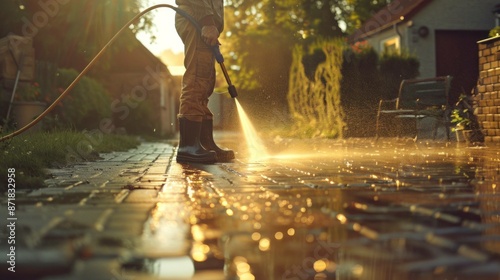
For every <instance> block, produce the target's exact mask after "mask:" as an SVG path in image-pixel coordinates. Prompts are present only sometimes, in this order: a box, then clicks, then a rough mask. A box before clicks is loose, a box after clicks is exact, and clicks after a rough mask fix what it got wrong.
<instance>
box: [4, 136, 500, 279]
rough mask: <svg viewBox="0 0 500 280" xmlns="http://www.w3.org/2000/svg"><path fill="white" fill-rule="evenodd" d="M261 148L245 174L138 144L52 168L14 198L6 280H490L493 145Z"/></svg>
mask: <svg viewBox="0 0 500 280" xmlns="http://www.w3.org/2000/svg"><path fill="white" fill-rule="evenodd" d="M226 144H227V146H228V147H235V148H239V146H238V145H237V141H229V140H228V141H227V143H226ZM269 148H270V150H272V151H273V154H274V156H273V157H270V158H266V159H261V160H256V161H253V162H250V161H249V160H248V157H247V156H246V154H245V153H246V152H245V151H244V149H241V151H239V149H235V150H237V151H239V153H238V155H237V160H236V161H235V162H231V163H219V164H215V165H181V164H177V163H176V162H175V157H174V156H175V147H174V146H173V145H170V144H168V143H144V144H142V145H141V146H140V147H138V148H137V149H134V150H131V151H129V152H124V153H112V154H105V155H103V159H102V160H100V161H97V162H92V163H84V164H80V165H77V166H75V167H73V168H67V169H57V170H51V174H52V178H51V179H49V180H47V184H48V185H49V187H48V188H43V189H39V190H34V191H32V192H29V193H26V194H23V193H18V200H17V203H18V210H17V217H18V223H17V229H16V233H17V236H16V237H17V240H18V241H19V243H21V244H20V245H19V247H16V248H17V252H16V254H17V260H18V265H17V270H18V272H16V274H15V276H17V277H18V279H37V277H38V278H39V279H44V280H56V279H57V280H59V279H204V280H216V279H242V280H244V279H257V280H271V279H500V257H499V254H500V195H499V193H498V191H497V186H498V184H499V179H498V176H499V173H500V147H499V146H494V145H488V147H485V148H467V147H464V146H460V144H457V143H452V144H444V143H437V142H432V143H425V142H422V143H417V144H415V143H413V142H412V141H404V140H394V139H392V140H391V139H381V140H379V142H377V143H374V142H373V141H371V140H360V139H350V140H346V141H333V140H283V139H282V140H281V141H279V142H278V143H271V144H269ZM3 202H4V201H2V204H3ZM1 213H2V215H3V216H1V217H0V219H1V220H5V219H6V217H5V214H4V212H3V211H2V212H1ZM1 234H2V235H5V234H6V231H5V230H3V231H2V232H1ZM2 240H4V239H3V238H2ZM0 246H6V244H5V242H3V243H2V244H0ZM0 248H2V252H3V251H4V250H3V249H4V247H0ZM0 258H2V266H1V267H2V271H1V273H0V276H1V278H2V279H9V278H4V277H11V276H12V274H7V273H6V267H5V261H4V259H3V258H6V256H5V254H2V256H1V257H0Z"/></svg>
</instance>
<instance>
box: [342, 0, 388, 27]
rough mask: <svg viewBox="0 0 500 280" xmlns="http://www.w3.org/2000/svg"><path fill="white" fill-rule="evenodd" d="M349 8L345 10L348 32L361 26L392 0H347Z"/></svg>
mask: <svg viewBox="0 0 500 280" xmlns="http://www.w3.org/2000/svg"><path fill="white" fill-rule="evenodd" d="M346 2H347V3H346V4H347V7H348V9H347V10H346V11H345V16H344V20H345V22H346V31H347V33H349V34H350V33H352V32H354V31H355V30H358V29H359V28H361V25H363V23H365V22H366V20H368V19H369V18H370V17H371V16H372V15H373V14H374V13H376V12H377V11H379V10H380V9H382V8H383V7H385V6H387V5H388V4H389V3H391V2H392V0H346Z"/></svg>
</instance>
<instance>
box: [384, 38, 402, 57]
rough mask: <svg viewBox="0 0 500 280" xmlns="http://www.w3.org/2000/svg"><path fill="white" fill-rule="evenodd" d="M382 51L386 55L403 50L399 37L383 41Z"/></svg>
mask: <svg viewBox="0 0 500 280" xmlns="http://www.w3.org/2000/svg"><path fill="white" fill-rule="evenodd" d="M381 49H382V52H386V53H399V52H400V49H401V46H400V40H399V37H398V36H395V37H391V38H389V39H386V40H384V41H382V47H381Z"/></svg>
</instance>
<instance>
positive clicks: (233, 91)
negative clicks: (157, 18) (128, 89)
mask: <svg viewBox="0 0 500 280" xmlns="http://www.w3.org/2000/svg"><path fill="white" fill-rule="evenodd" d="M159 8H170V9H172V10H174V11H175V12H176V13H178V14H179V15H181V16H183V17H185V18H186V19H188V20H189V21H190V22H191V23H192V24H193V25H194V27H195V28H196V30H197V31H198V32H199V33H201V27H200V25H199V24H198V22H197V21H196V20H195V19H194V18H193V17H192V16H191V15H190V14H188V13H187V12H185V11H183V10H181V9H179V8H178V7H175V6H172V5H169V4H159V5H155V6H151V7H149V8H147V9H145V10H144V11H142V12H140V13H138V14H137V15H136V16H134V17H133V18H132V19H131V20H130V21H129V22H127V23H126V24H125V25H124V26H123V27H122V28H121V29H120V30H119V31H118V32H117V33H116V34H115V35H114V36H113V37H112V38H111V39H110V40H109V42H108V43H107V44H106V45H104V47H103V48H102V49H101V50H100V51H99V52H98V53H97V55H96V56H95V57H94V58H93V59H92V60H91V61H90V62H89V64H88V65H87V66H86V67H85V68H84V69H83V70H82V72H80V74H79V75H78V76H77V77H76V78H75V80H73V82H72V83H71V84H70V85H69V86H68V87H67V88H66V89H65V90H64V92H63V93H61V95H60V96H59V97H58V98H57V99H56V100H54V102H53V103H52V104H51V105H50V106H49V107H47V109H45V111H44V112H43V113H42V114H40V115H39V116H38V117H36V118H35V119H34V120H33V121H31V122H30V123H29V124H27V125H26V126H24V127H22V128H20V129H19V130H16V131H14V132H12V133H11V134H8V135H5V136H3V137H2V138H0V142H3V141H5V140H8V139H11V138H13V137H15V136H17V135H19V134H21V133H23V132H25V131H26V130H28V129H30V128H31V127H32V126H34V125H35V124H37V123H38V122H40V121H41V120H42V119H43V118H44V117H45V116H47V115H48V114H49V113H50V112H51V111H52V110H53V109H54V108H55V107H56V106H57V104H58V103H59V102H61V100H62V99H63V98H64V97H65V96H66V95H67V94H68V93H69V92H70V91H71V90H72V89H73V88H74V87H75V85H76V84H77V83H78V82H79V81H80V80H81V79H82V77H83V76H84V75H85V74H87V72H88V71H89V70H90V69H91V68H92V67H93V66H94V64H95V63H96V62H97V60H99V59H100V58H101V56H102V55H103V54H104V52H105V51H106V50H107V49H108V48H109V46H111V44H113V43H114V42H115V41H116V39H117V38H118V36H120V35H121V34H122V33H123V31H125V30H126V29H127V28H128V27H129V26H130V25H131V24H133V23H134V22H135V21H136V20H138V19H139V18H140V17H142V16H144V15H145V14H147V13H149V12H150V11H152V10H156V9H159ZM212 51H213V52H214V56H215V59H216V60H217V62H218V63H219V64H220V66H221V69H222V72H223V74H224V77H225V78H226V81H227V83H228V86H229V87H228V90H229V94H230V95H231V97H233V98H235V97H236V96H238V94H237V92H236V88H235V87H234V85H232V83H231V80H230V79H229V75H228V74H227V71H226V68H225V66H224V58H223V56H222V54H221V52H220V49H219V45H215V46H212Z"/></svg>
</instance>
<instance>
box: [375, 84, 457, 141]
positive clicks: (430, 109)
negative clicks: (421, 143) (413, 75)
mask: <svg viewBox="0 0 500 280" xmlns="http://www.w3.org/2000/svg"><path fill="white" fill-rule="evenodd" d="M451 80H452V77H451V76H441V77H435V78H427V79H412V80H403V81H402V82H401V84H400V87H399V93H398V97H397V98H395V99H391V100H380V102H379V105H378V110H377V120H376V128H375V133H376V135H375V137H376V139H378V138H379V136H380V135H379V133H380V127H381V125H382V123H381V121H382V118H384V117H385V116H391V117H393V118H398V119H414V120H415V128H416V129H418V121H419V120H421V119H423V118H428V117H430V118H434V119H436V121H435V122H434V128H433V139H436V135H437V130H438V127H439V124H442V125H444V126H445V128H446V137H447V140H448V141H449V140H450V121H449V114H450V111H451V110H450V105H449V100H448V96H449V91H450V86H451ZM398 136H399V131H398ZM417 138H418V130H417V132H416V136H415V138H414V139H415V140H417Z"/></svg>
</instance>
